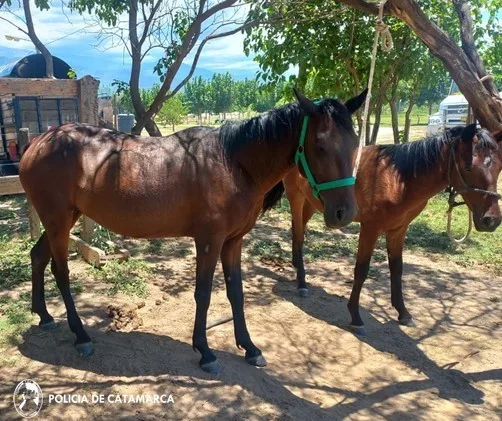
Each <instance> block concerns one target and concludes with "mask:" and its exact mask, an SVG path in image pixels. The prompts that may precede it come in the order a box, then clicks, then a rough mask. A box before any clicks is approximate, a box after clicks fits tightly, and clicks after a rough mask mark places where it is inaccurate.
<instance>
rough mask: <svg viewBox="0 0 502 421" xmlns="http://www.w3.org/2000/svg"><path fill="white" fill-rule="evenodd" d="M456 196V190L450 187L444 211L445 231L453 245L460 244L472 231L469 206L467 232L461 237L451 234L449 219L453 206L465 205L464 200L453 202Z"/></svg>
mask: <svg viewBox="0 0 502 421" xmlns="http://www.w3.org/2000/svg"><path fill="white" fill-rule="evenodd" d="M456 196H457V192H456V191H455V189H454V188H453V187H451V190H450V196H449V197H448V210H447V211H446V214H447V215H448V217H447V222H446V233H447V234H448V237H449V238H450V241H451V242H452V244H453V246H456V245H457V244H462V243H463V242H464V241H465V240H467V238H468V237H469V235H470V234H471V231H472V212H471V210H470V209H469V208H467V210H468V212H469V216H468V218H469V223H468V225H467V232H466V233H465V234H464V236H463V237H461V238H455V237H454V236H453V232H452V229H451V219H452V213H453V208H456V207H457V206H461V205H465V202H455V197H456Z"/></svg>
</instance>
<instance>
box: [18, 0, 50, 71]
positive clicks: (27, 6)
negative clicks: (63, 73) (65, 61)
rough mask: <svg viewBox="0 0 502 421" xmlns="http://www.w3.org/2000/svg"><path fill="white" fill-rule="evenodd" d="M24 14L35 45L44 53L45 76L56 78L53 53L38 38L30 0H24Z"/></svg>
mask: <svg viewBox="0 0 502 421" xmlns="http://www.w3.org/2000/svg"><path fill="white" fill-rule="evenodd" d="M23 9H24V16H25V18H26V27H27V28H28V36H29V37H30V40H31V42H33V44H34V45H35V47H36V48H37V49H38V50H39V51H40V52H41V53H42V55H43V56H44V59H45V77H47V78H51V79H54V63H53V60H52V55H51V53H50V52H49V50H48V49H47V47H46V46H45V45H44V44H43V43H42V41H40V39H39V38H38V36H37V34H36V32H35V27H34V26H33V18H32V17H31V9H30V0H23Z"/></svg>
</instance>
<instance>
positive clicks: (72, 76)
mask: <svg viewBox="0 0 502 421" xmlns="http://www.w3.org/2000/svg"><path fill="white" fill-rule="evenodd" d="M68 77H69V78H70V79H76V78H77V72H76V71H75V69H73V68H71V67H70V70H68Z"/></svg>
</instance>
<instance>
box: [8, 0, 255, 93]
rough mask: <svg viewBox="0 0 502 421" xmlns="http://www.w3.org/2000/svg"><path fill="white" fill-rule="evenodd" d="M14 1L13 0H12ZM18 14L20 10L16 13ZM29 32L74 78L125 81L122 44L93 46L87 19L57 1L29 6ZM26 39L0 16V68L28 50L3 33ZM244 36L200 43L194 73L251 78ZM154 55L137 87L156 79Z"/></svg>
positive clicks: (95, 42) (94, 40) (185, 68)
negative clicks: (48, 6) (45, 7)
mask: <svg viewBox="0 0 502 421" xmlns="http://www.w3.org/2000/svg"><path fill="white" fill-rule="evenodd" d="M15 1H16V0H14V2H15ZM16 14H17V15H18V16H21V17H22V16H23V14H22V11H21V10H18V11H17V12H16ZM32 14H33V20H34V26H35V30H36V31H37V35H38V37H39V38H40V39H41V40H42V41H43V42H44V43H45V44H46V45H47V47H48V48H49V50H50V51H51V53H52V54H53V55H55V56H57V57H59V58H61V59H63V60H64V61H66V62H67V63H68V64H69V65H70V66H71V67H73V68H74V69H75V70H76V72H77V75H78V76H79V77H81V76H84V75H85V74H91V75H92V76H94V77H97V78H99V79H100V80H101V81H102V85H103V84H109V83H111V81H112V80H113V79H118V80H124V81H127V80H128V79H129V71H130V67H129V63H130V59H129V55H128V53H127V51H125V50H124V48H123V47H122V46H119V45H116V46H113V45H111V44H110V43H108V45H105V46H98V40H97V37H96V34H95V30H96V28H95V27H93V26H92V21H93V19H92V17H91V16H89V15H86V16H84V17H82V16H80V15H79V14H77V13H69V12H64V11H63V10H62V7H61V2H60V1H58V0H56V1H54V2H53V3H52V7H51V9H50V10H47V11H40V10H38V9H36V8H35V7H34V5H33V6H32ZM0 16H1V17H4V18H7V19H9V20H10V21H12V22H14V23H15V24H17V25H18V26H20V27H22V28H25V24H24V22H23V20H22V19H21V18H19V17H16V16H15V15H14V14H11V13H7V12H0ZM6 35H7V36H14V37H19V38H26V39H27V38H28V37H27V36H26V35H25V34H23V33H22V32H21V31H19V30H18V29H16V28H15V27H14V26H12V25H10V24H9V23H7V22H5V21H2V20H0V66H1V65H3V64H6V63H11V62H15V61H16V60H18V59H20V58H22V57H24V56H26V55H28V54H30V53H34V52H35V49H34V47H33V44H32V43H31V41H29V40H28V39H27V40H20V41H17V42H15V41H9V40H7V39H6V37H5V36H6ZM243 40H244V34H241V33H237V34H235V35H232V36H229V37H225V38H220V39H215V40H212V41H210V42H208V43H207V44H206V46H205V47H204V50H203V52H202V54H201V56H200V59H199V63H198V66H197V67H198V70H197V73H196V75H201V76H204V77H211V75H212V73H217V72H227V71H228V72H230V73H231V74H232V75H233V76H234V77H235V78H236V79H243V78H245V77H248V78H253V77H254V76H255V73H256V71H257V70H258V65H257V63H255V62H254V61H253V60H252V58H250V57H246V55H245V54H244V52H243V46H242V43H243ZM158 57H159V56H158V55H150V56H148V57H146V59H145V61H144V66H143V67H144V70H143V75H142V79H141V85H142V86H143V87H148V86H151V85H152V84H153V83H154V82H155V81H156V80H158V79H157V77H156V76H155V75H154V74H153V73H152V71H153V65H154V64H153V63H155V62H156V61H157V60H158ZM192 58H193V53H192V54H190V55H189V56H188V57H187V60H185V64H186V66H183V69H182V73H186V72H187V71H188V69H189V66H188V65H190V64H191V59H192Z"/></svg>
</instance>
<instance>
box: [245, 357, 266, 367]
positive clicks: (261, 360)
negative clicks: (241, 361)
mask: <svg viewBox="0 0 502 421" xmlns="http://www.w3.org/2000/svg"><path fill="white" fill-rule="evenodd" d="M246 362H247V363H248V364H251V365H254V366H255V367H266V366H267V360H266V359H265V357H263V355H261V354H260V355H256V356H255V357H246Z"/></svg>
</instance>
